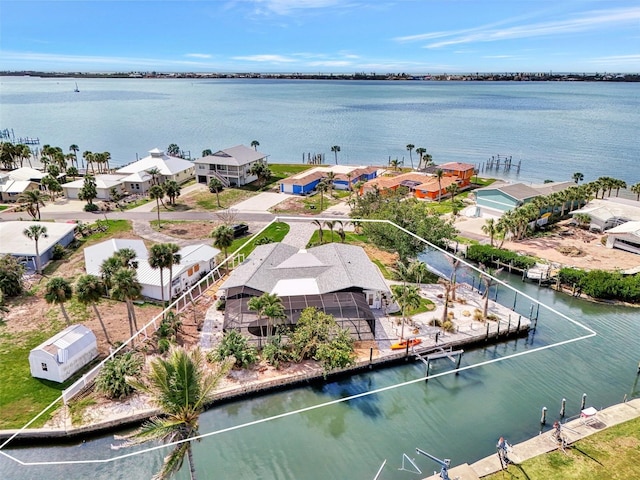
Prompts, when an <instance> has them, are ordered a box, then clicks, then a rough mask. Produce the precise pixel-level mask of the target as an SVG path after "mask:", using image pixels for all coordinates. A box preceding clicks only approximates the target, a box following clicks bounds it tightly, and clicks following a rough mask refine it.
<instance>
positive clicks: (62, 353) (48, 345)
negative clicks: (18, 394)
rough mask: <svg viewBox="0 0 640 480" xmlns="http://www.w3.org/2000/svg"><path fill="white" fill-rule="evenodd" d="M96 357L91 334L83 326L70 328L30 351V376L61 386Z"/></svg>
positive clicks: (94, 342) (96, 347)
mask: <svg viewBox="0 0 640 480" xmlns="http://www.w3.org/2000/svg"><path fill="white" fill-rule="evenodd" d="M97 356H98V343H97V341H96V336H95V335H94V333H93V332H92V331H91V330H89V329H88V328H87V327H85V326H84V325H79V324H77V325H71V326H69V327H67V328H65V329H64V330H62V331H61V332H60V333H58V334H56V335H54V336H53V337H51V338H50V339H48V340H46V341H44V342H42V343H41V344H40V345H38V346H37V347H36V348H34V349H33V350H31V352H30V353H29V367H30V369H31V376H32V377H35V378H43V379H45V380H51V381H53V382H58V383H62V382H64V381H65V380H67V379H68V378H69V377H71V376H72V375H73V374H74V373H76V372H77V371H78V370H80V369H82V368H83V367H84V366H85V365H87V364H88V363H89V362H91V361H92V360H93V359H94V358H96V357H97Z"/></svg>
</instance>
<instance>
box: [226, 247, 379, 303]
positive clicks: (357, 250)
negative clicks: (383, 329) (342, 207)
mask: <svg viewBox="0 0 640 480" xmlns="http://www.w3.org/2000/svg"><path fill="white" fill-rule="evenodd" d="M295 279H300V281H301V285H302V284H305V285H309V282H308V279H314V280H315V282H314V288H313V291H310V292H308V293H310V294H311V293H320V294H324V293H330V292H336V291H340V290H345V289H348V288H361V289H363V290H377V291H387V290H388V287H387V285H386V283H385V281H384V279H383V278H382V275H381V274H380V272H379V271H378V269H377V267H376V266H375V265H374V264H373V263H372V262H371V261H370V260H369V258H368V257H367V255H366V253H365V252H364V250H363V249H362V248H361V247H357V246H354V245H345V244H342V243H329V244H326V245H321V246H319V247H314V248H310V249H308V250H298V249H297V248H296V247H292V246H291V245H287V244H284V243H270V244H267V245H260V246H258V247H256V249H255V250H254V251H253V253H252V254H251V255H249V257H247V259H246V260H245V261H244V262H243V263H242V264H241V265H240V266H238V267H237V268H236V269H235V270H234V271H233V272H232V273H231V275H230V276H229V278H228V279H227V281H225V282H224V283H223V284H222V285H221V286H220V288H221V289H230V288H237V287H243V286H246V287H249V288H251V289H255V290H258V291H261V292H269V293H272V292H273V291H274V288H275V287H276V286H277V285H278V282H282V281H290V280H295ZM303 279H304V280H305V281H304V282H302V280H303ZM280 285H282V283H280ZM316 288H317V290H316ZM296 294H298V295H300V294H304V292H296Z"/></svg>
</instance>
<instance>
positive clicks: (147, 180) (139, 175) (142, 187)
mask: <svg viewBox="0 0 640 480" xmlns="http://www.w3.org/2000/svg"><path fill="white" fill-rule="evenodd" d="M122 183H123V184H124V189H125V191H126V192H127V193H140V194H145V193H147V192H148V191H149V189H150V188H151V187H152V186H153V177H152V176H151V175H150V174H149V173H147V172H145V171H143V172H136V173H132V174H130V175H127V176H126V177H124V178H123V179H122Z"/></svg>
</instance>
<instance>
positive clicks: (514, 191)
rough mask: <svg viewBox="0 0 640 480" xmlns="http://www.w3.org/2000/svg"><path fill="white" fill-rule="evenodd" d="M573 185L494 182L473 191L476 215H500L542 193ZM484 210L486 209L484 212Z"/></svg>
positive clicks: (557, 190)
mask: <svg viewBox="0 0 640 480" xmlns="http://www.w3.org/2000/svg"><path fill="white" fill-rule="evenodd" d="M570 187H575V183H574V182H552V183H545V184H542V185H525V184H524V183H502V182H500V183H498V182H496V183H494V184H492V185H489V186H488V187H484V188H479V189H478V190H476V191H475V197H476V205H477V206H478V207H479V209H478V215H477V216H484V215H485V214H487V215H496V214H497V215H498V216H500V215H502V214H503V213H504V212H507V211H509V210H514V209H515V208H517V207H519V206H521V205H524V204H525V203H528V202H531V201H532V200H533V199H534V198H536V197H539V196H542V195H550V194H552V193H556V192H561V191H563V190H566V189H567V188H570ZM485 210H488V211H487V212H485Z"/></svg>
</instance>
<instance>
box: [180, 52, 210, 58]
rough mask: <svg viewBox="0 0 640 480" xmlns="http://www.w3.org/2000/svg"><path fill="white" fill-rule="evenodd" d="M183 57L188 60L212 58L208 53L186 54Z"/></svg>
mask: <svg viewBox="0 0 640 480" xmlns="http://www.w3.org/2000/svg"><path fill="white" fill-rule="evenodd" d="M185 57H189V58H211V57H212V56H211V55H209V54H208V53H187V54H186V55H185Z"/></svg>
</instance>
